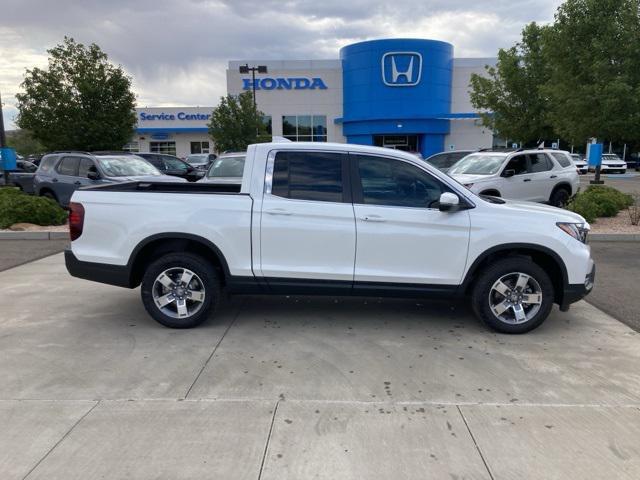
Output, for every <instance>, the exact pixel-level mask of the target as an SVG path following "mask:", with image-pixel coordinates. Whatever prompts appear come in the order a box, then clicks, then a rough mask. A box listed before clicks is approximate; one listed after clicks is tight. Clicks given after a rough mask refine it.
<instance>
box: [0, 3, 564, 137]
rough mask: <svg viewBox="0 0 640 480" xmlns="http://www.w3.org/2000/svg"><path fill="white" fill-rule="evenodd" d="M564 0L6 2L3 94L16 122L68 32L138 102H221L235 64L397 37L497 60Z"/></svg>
mask: <svg viewBox="0 0 640 480" xmlns="http://www.w3.org/2000/svg"><path fill="white" fill-rule="evenodd" d="M560 3H561V2H560V1H559V0H492V1H485V0H395V1H388V0H385V1H377V0H370V1H368V0H136V1H135V2H133V1H127V0H75V1H73V0H0V93H1V94H2V100H3V103H4V109H5V123H6V125H7V128H13V127H14V125H13V118H14V117H15V115H16V109H15V107H14V103H15V98H14V97H13V96H14V95H15V93H16V92H18V91H20V83H21V82H22V78H23V76H24V72H25V69H27V68H32V67H33V66H40V67H43V66H46V62H47V56H46V50H47V49H48V48H51V47H52V46H54V45H56V44H57V43H59V42H61V40H62V38H63V37H64V36H65V35H68V36H71V37H73V38H75V39H76V40H78V41H80V42H82V43H91V42H95V43H97V44H98V45H100V47H101V48H102V49H103V50H104V51H105V52H107V54H108V55H109V57H110V59H111V60H112V61H114V62H116V63H119V64H121V65H122V66H123V67H124V68H125V70H126V71H127V72H128V73H129V74H130V75H131V76H132V78H133V85H134V91H135V93H136V95H137V98H138V105H140V106H181V105H215V104H216V103H217V99H218V98H219V97H220V96H221V95H224V94H225V93H226V85H225V68H226V63H227V61H228V60H244V59H310V58H314V59H316V58H319V59H321V58H337V57H338V50H339V48H340V47H342V46H344V45H347V44H349V43H353V42H356V41H360V40H368V39H373V38H392V37H418V38H433V39H438V40H445V41H448V42H451V43H452V44H453V45H454V47H455V55H456V56H457V57H478V56H480V57H491V56H495V54H496V51H497V49H498V48H500V47H509V46H511V45H512V44H513V43H514V41H516V40H517V38H518V36H519V33H520V31H521V29H522V27H523V26H524V25H525V24H526V23H528V22H531V21H536V22H541V23H546V22H549V21H551V20H552V19H553V14H554V12H555V10H556V8H557V7H558V5H559V4H560Z"/></svg>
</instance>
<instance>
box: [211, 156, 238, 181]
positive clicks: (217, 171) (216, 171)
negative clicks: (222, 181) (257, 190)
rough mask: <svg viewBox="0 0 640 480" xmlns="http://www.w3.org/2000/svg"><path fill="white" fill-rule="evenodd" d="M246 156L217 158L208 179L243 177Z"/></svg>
mask: <svg viewBox="0 0 640 480" xmlns="http://www.w3.org/2000/svg"><path fill="white" fill-rule="evenodd" d="M244 159H245V157H244V155H243V156H237V157H220V158H217V159H216V160H215V161H214V162H213V165H211V168H210V169H209V172H207V177H209V178H220V177H242V172H243V170H244Z"/></svg>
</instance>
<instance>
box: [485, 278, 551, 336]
mask: <svg viewBox="0 0 640 480" xmlns="http://www.w3.org/2000/svg"><path fill="white" fill-rule="evenodd" d="M541 304H542V289H541V288H540V284H539V283H538V282H537V281H536V279H535V278H533V277H532V276H530V275H527V274H526V273H521V272H513V273H508V274H506V275H503V276H502V277H500V278H499V279H498V280H497V281H496V282H495V283H494V284H493V286H492V287H491V290H490V291H489V307H490V308H491V312H493V314H494V316H495V317H496V318H497V319H498V320H500V321H501V322H504V323H508V324H512V325H518V324H521V323H525V322H528V321H529V320H531V319H532V318H533V317H535V316H536V314H537V313H538V311H539V310H540V305H541Z"/></svg>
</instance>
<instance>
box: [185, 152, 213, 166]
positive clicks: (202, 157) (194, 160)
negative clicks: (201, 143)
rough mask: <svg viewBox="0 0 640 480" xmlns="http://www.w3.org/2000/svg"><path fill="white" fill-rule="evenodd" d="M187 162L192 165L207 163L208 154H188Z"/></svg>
mask: <svg viewBox="0 0 640 480" xmlns="http://www.w3.org/2000/svg"><path fill="white" fill-rule="evenodd" d="M187 162H188V163H191V164H192V165H202V164H205V163H209V155H208V154H206V153H203V154H196V155H189V156H188V157H187Z"/></svg>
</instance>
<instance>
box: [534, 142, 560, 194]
mask: <svg viewBox="0 0 640 480" xmlns="http://www.w3.org/2000/svg"><path fill="white" fill-rule="evenodd" d="M552 168H553V163H552V161H551V159H550V158H548V157H547V155H546V154H545V153H542V152H540V153H532V154H529V171H530V172H531V174H532V177H533V200H534V201H536V202H546V201H548V200H549V197H551V191H552V190H553V187H554V185H555V184H556V183H557V180H556V179H557V178H558V172H555V171H553V170H552Z"/></svg>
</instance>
